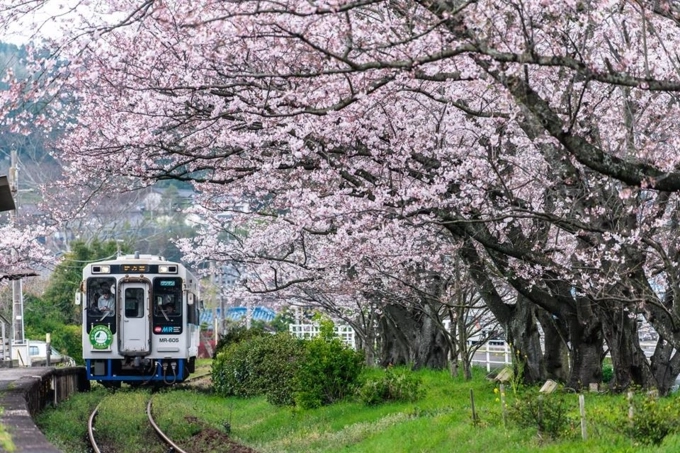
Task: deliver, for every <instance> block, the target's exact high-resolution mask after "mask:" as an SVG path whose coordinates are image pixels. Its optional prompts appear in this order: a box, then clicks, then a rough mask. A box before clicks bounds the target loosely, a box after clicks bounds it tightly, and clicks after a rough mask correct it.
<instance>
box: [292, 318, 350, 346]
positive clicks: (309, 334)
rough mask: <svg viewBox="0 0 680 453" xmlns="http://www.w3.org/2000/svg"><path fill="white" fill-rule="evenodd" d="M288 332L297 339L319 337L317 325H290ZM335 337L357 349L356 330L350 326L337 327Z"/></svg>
mask: <svg viewBox="0 0 680 453" xmlns="http://www.w3.org/2000/svg"><path fill="white" fill-rule="evenodd" d="M288 330H289V331H290V333H291V335H293V336H294V337H296V338H314V337H316V336H318V335H319V330H320V329H319V326H318V325H316V324H290V325H289V326H288ZM334 330H335V335H337V336H338V338H340V340H342V342H343V343H345V344H346V345H347V346H349V347H350V348H352V349H356V347H357V345H356V339H355V333H354V329H352V328H351V327H350V326H335V328H334Z"/></svg>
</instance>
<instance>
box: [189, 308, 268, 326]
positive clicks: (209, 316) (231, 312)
mask: <svg viewBox="0 0 680 453" xmlns="http://www.w3.org/2000/svg"><path fill="white" fill-rule="evenodd" d="M214 311H215V313H216V316H217V318H222V314H221V309H219V308H216V309H215V310H214ZM226 311H227V316H226V318H227V319H231V320H232V321H238V320H240V319H243V318H244V317H245V316H246V313H247V311H248V308H246V307H230V308H228V309H227V310H226ZM274 317H276V312H275V311H274V310H272V309H271V308H266V307H255V308H253V315H252V319H254V320H255V321H265V322H269V321H271V320H273V319H274ZM212 322H213V310H202V311H201V324H203V323H207V324H209V325H211V324H212Z"/></svg>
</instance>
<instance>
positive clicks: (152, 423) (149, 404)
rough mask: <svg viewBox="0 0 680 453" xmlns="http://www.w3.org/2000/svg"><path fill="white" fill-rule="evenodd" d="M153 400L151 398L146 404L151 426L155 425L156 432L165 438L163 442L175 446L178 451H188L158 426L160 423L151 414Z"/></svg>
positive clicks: (184, 452)
mask: <svg viewBox="0 0 680 453" xmlns="http://www.w3.org/2000/svg"><path fill="white" fill-rule="evenodd" d="M151 401H152V400H149V403H148V404H147V405H146V414H147V416H148V417H149V423H151V426H153V429H154V430H155V431H156V434H158V436H159V437H160V438H161V439H162V440H163V442H165V443H166V444H168V445H170V446H171V447H172V448H174V451H175V452H176V453H187V452H186V451H184V450H182V449H181V448H180V447H179V446H178V445H177V444H176V443H174V442H173V441H172V440H171V439H170V438H169V437H168V436H166V435H165V433H164V432H163V431H162V430H161V429H160V428H159V427H158V425H157V424H156V422H155V421H154V419H153V416H152V415H151Z"/></svg>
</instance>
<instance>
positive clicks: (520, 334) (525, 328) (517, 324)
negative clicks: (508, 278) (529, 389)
mask: <svg viewBox="0 0 680 453" xmlns="http://www.w3.org/2000/svg"><path fill="white" fill-rule="evenodd" d="M535 310H536V306H535V305H534V304H533V303H531V301H529V300H528V299H527V298H526V297H524V296H523V295H521V294H520V295H518V296H517V302H516V303H515V306H514V310H513V316H512V317H511V318H510V319H509V320H508V322H507V323H506V330H505V332H506V335H507V337H508V343H510V344H511V345H512V353H513V365H514V371H515V376H520V375H521V377H522V380H523V382H524V383H525V384H536V383H538V382H541V381H543V380H544V378H545V364H544V361H543V351H542V350H541V336H540V332H539V330H538V325H537V323H536V316H535V314H534V312H535Z"/></svg>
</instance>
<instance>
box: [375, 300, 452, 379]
mask: <svg viewBox="0 0 680 453" xmlns="http://www.w3.org/2000/svg"><path fill="white" fill-rule="evenodd" d="M380 336H381V338H382V352H381V360H380V364H381V365H382V366H388V365H410V366H412V367H413V368H414V369H419V368H424V367H427V368H433V369H439V370H441V369H444V368H446V365H447V357H448V353H449V348H448V344H447V341H446V338H445V336H444V333H443V332H442V331H441V329H440V327H439V323H438V322H436V321H435V320H434V319H432V317H431V316H430V314H424V313H423V312H422V311H419V310H416V309H413V308H406V307H403V306H401V305H389V306H387V307H385V308H384V310H383V316H382V318H381V319H380Z"/></svg>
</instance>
